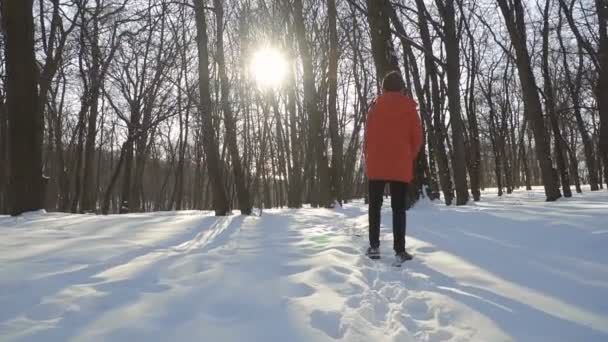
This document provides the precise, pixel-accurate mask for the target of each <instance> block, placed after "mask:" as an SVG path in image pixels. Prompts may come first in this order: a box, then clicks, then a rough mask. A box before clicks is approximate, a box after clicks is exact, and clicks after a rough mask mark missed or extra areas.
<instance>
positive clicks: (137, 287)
mask: <svg viewBox="0 0 608 342" xmlns="http://www.w3.org/2000/svg"><path fill="white" fill-rule="evenodd" d="M388 203H390V201H385V208H384V214H383V226H384V227H383V235H382V243H383V245H382V253H383V255H384V256H385V257H384V258H383V259H382V260H379V261H372V260H369V259H367V258H365V257H364V256H362V251H363V250H364V248H365V247H366V245H367V228H366V227H367V216H366V214H367V209H366V207H365V206H364V205H363V204H362V203H353V204H349V205H347V206H345V208H343V209H337V210H325V209H301V210H268V211H264V214H263V216H262V217H242V216H237V215H235V216H232V217H224V218H217V217H213V216H210V214H209V213H201V212H193V211H188V212H165V213H151V214H132V215H122V216H105V217H104V216H92V215H69V214H43V213H34V214H29V215H26V216H25V217H20V218H12V217H6V216H4V217H0V341H45V342H46V341H129V342H132V341H264V342H268V341H336V340H337V341H366V342H367V341H444V340H451V341H505V340H516V341H608V193H607V192H606V191H602V192H597V193H591V192H585V193H584V194H583V195H575V197H574V198H572V199H565V200H560V201H558V202H556V203H545V202H544V201H543V196H542V194H541V192H540V190H539V189H537V190H535V191H533V192H525V191H520V192H516V193H515V194H513V195H508V196H504V197H503V198H497V197H496V195H494V194H491V193H485V194H484V197H483V201H482V202H480V203H476V204H471V205H469V206H466V207H457V208H456V207H445V206H443V205H441V204H439V203H437V204H431V203H428V202H423V203H420V204H419V205H418V206H417V207H416V208H415V209H413V210H411V211H409V212H408V239H407V246H408V247H407V248H408V250H409V251H410V252H412V254H414V255H415V259H414V260H412V261H410V262H408V263H406V264H405V265H404V267H403V268H401V269H398V268H394V267H391V266H390V262H391V261H392V252H391V250H390V249H391V247H392V241H391V240H392V234H391V231H390V223H391V220H390V208H389V207H388V205H387V204H388Z"/></svg>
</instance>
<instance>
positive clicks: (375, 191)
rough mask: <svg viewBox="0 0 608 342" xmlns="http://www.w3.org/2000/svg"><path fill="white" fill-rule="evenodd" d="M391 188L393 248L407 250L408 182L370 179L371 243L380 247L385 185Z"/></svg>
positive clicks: (398, 250) (401, 250)
mask: <svg viewBox="0 0 608 342" xmlns="http://www.w3.org/2000/svg"><path fill="white" fill-rule="evenodd" d="M386 183H388V184H389V186H390V188H391V208H392V209H393V249H394V250H395V252H397V253H399V252H404V251H405V199H406V194H407V183H403V182H395V181H383V180H371V179H370V180H369V244H370V246H371V247H374V248H378V247H380V210H381V209H382V195H383V193H384V185H385V184H386Z"/></svg>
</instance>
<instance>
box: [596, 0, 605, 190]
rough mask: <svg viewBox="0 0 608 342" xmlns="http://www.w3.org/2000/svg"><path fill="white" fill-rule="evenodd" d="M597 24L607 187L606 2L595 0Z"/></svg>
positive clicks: (603, 152) (602, 152)
mask: <svg viewBox="0 0 608 342" xmlns="http://www.w3.org/2000/svg"><path fill="white" fill-rule="evenodd" d="M595 4H596V8H597V18H598V23H599V25H598V26H599V49H598V61H599V65H600V68H599V72H598V73H599V75H598V83H597V105H598V110H599V114H600V153H601V155H602V159H603V161H604V181H605V182H606V186H608V2H607V1H606V0H595Z"/></svg>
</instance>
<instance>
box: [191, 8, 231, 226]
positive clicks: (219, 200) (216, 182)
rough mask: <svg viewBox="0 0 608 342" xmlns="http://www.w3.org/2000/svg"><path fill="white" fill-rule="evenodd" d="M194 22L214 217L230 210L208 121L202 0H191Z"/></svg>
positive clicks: (204, 25) (206, 62)
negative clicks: (192, 2)
mask: <svg viewBox="0 0 608 342" xmlns="http://www.w3.org/2000/svg"><path fill="white" fill-rule="evenodd" d="M194 12H195V21H196V33H197V36H196V43H197V44H196V45H197V50H198V75H199V83H198V88H199V97H200V99H199V114H200V116H201V121H202V128H203V137H202V138H203V150H204V152H205V156H206V161H207V163H206V164H207V171H208V172H209V179H210V181H211V183H212V187H213V189H212V191H213V210H214V211H215V215H216V216H224V215H227V214H228V213H229V211H230V208H229V203H228V196H227V194H226V189H225V187H224V177H223V176H222V172H221V169H220V158H219V147H218V142H217V138H216V136H215V132H214V130H213V122H212V119H211V95H210V92H209V51H208V47H207V42H208V37H207V21H206V20H207V19H206V17H205V1H204V0H194Z"/></svg>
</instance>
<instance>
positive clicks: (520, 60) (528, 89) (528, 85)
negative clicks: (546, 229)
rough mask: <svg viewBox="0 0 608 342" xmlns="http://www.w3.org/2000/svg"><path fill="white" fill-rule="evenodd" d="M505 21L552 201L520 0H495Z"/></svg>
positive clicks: (554, 189)
mask: <svg viewBox="0 0 608 342" xmlns="http://www.w3.org/2000/svg"><path fill="white" fill-rule="evenodd" d="M497 1H498V5H499V6H500V9H501V12H502V14H503V16H504V18H505V23H506V25H507V29H508V31H509V35H510V37H511V43H512V45H513V47H514V48H515V54H516V61H517V70H518V73H519V80H520V83H521V87H522V94H523V100H524V105H525V107H526V113H527V114H528V118H529V120H530V123H531V124H532V129H533V131H534V142H535V144H536V156H537V158H538V160H539V163H540V168H541V178H542V182H543V185H544V187H545V195H546V198H547V201H555V200H557V199H558V198H560V197H561V194H560V191H559V186H558V184H557V181H556V180H555V178H554V177H553V168H552V162H551V155H550V148H549V144H548V141H547V134H546V130H545V124H544V120H543V113H542V106H541V104H540V98H539V96H538V91H537V87H536V80H535V78H534V73H533V71H532V65H531V62H530V55H529V53H528V48H527V46H526V23H525V20H524V8H523V5H522V3H521V0H513V1H512V4H513V5H512V6H511V7H510V6H509V4H508V3H507V0H497Z"/></svg>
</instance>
